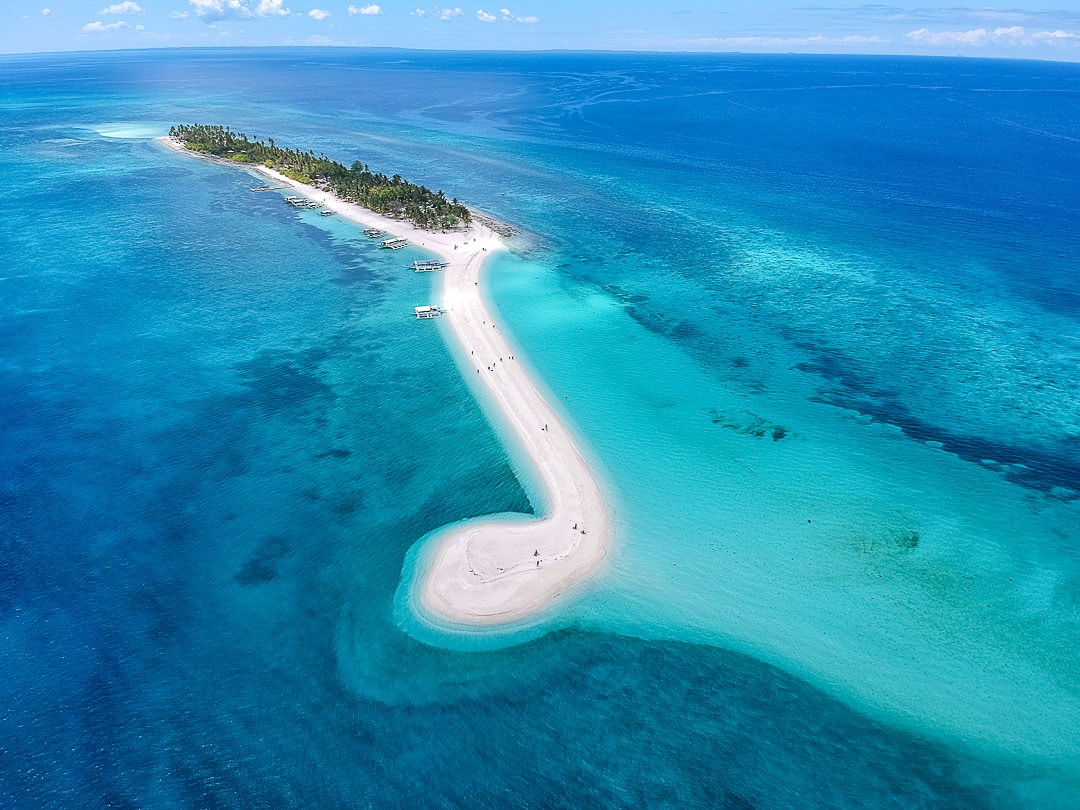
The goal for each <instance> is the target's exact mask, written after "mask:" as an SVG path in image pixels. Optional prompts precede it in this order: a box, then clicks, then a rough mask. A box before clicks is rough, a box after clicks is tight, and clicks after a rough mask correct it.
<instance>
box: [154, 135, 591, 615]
mask: <svg viewBox="0 0 1080 810" xmlns="http://www.w3.org/2000/svg"><path fill="white" fill-rule="evenodd" d="M158 141H159V143H161V144H162V145H164V146H165V147H167V148H169V149H171V150H173V151H175V152H178V153H180V154H183V155H187V156H190V157H195V158H201V159H204V160H209V161H211V162H213V163H216V164H218V165H221V166H229V167H233V168H241V169H248V170H251V171H254V172H256V173H258V174H260V175H262V176H263V177H266V178H267V179H270V180H273V181H274V183H275V184H278V185H282V186H286V187H287V188H289V189H291V190H293V191H295V192H296V193H298V194H300V195H302V196H304V197H307V198H309V199H311V200H314V201H316V202H319V203H322V204H323V205H325V206H326V207H327V208H329V209H331V210H332V211H334V212H335V213H337V214H338V215H339V216H341V217H342V218H344V219H347V220H349V221H351V222H353V223H355V224H357V225H360V226H361V227H377V228H380V229H382V230H384V231H386V232H387V233H388V234H390V233H393V234H395V235H399V236H403V237H405V238H407V239H408V240H409V242H410V244H412V245H414V246H416V247H419V248H421V249H423V250H427V251H429V252H432V253H434V254H436V255H437V256H438V257H439V259H440V260H441V261H444V262H446V267H445V268H444V269H443V270H442V271H440V272H442V274H443V277H442V286H441V295H440V298H441V301H440V302H439V303H440V306H441V307H442V308H443V310H444V314H443V320H445V321H446V322H447V323H448V324H449V327H450V331H451V332H452V333H453V335H454V337H455V339H456V342H457V346H456V349H457V350H458V363H459V365H460V367H461V369H462V371H463V372H464V373H465V375H466V377H468V378H470V379H468V380H467V382H470V387H471V383H472V382H473V381H472V380H471V377H472V376H475V377H476V382H479V384H480V386H481V389H482V390H483V391H484V393H485V394H486V396H487V398H488V399H489V400H490V402H491V403H492V404H493V405H495V407H496V408H497V409H498V411H499V415H500V417H501V418H502V420H503V421H504V422H505V424H506V425H507V426H508V427H509V428H510V429H511V431H512V432H513V434H514V439H515V440H516V441H517V443H518V446H519V447H520V449H522V450H523V451H524V452H525V455H526V456H528V459H529V461H530V462H531V464H532V466H533V469H534V471H535V472H536V473H538V475H537V478H538V480H539V482H540V485H541V487H542V488H543V503H544V505H545V510H544V512H545V514H544V516H543V517H535V518H534V517H529V518H528V519H526V520H515V521H507V520H501V521H500V520H498V519H495V518H492V517H479V518H475V519H471V520H466V521H462V522H460V523H456V524H453V525H451V526H448V527H444V528H443V529H438V530H436V533H435V535H434V536H433V537H432V541H433V543H434V544H435V547H434V550H433V551H432V553H431V554H430V555H429V556H427V558H426V560H425V563H424V564H423V565H421V566H419V567H418V568H417V569H416V571H415V572H414V576H413V578H412V581H411V582H409V583H408V588H409V593H410V600H409V601H410V604H411V607H412V609H413V613H414V614H417V615H418V616H419V617H420V618H421V619H424V620H426V621H428V622H429V623H434V624H438V625H446V626H448V627H450V628H452V629H455V630H459V631H461V630H477V629H481V630H482V629H484V628H488V629H494V628H497V627H502V626H504V625H507V624H514V623H517V622H519V621H521V620H525V619H529V618H534V617H536V616H538V615H539V614H541V613H543V612H545V611H546V610H548V609H549V608H550V607H552V606H553V605H554V604H555V600H556V599H557V598H558V597H560V596H561V595H562V594H563V592H565V591H566V590H568V589H570V588H572V587H573V586H575V585H576V584H578V583H580V582H582V581H583V580H585V579H587V578H588V577H589V576H590V575H592V574H593V573H595V572H596V571H597V569H598V568H599V567H600V565H601V564H602V563H603V561H604V560H605V559H606V557H607V552H608V548H609V546H610V541H611V527H612V522H611V515H610V510H609V507H608V504H607V503H606V502H605V499H604V497H603V493H602V490H601V487H600V484H599V481H598V479H597V477H596V475H595V474H594V473H593V471H592V469H591V467H590V466H589V464H588V462H586V460H585V458H584V457H583V456H582V454H581V452H580V451H579V449H578V447H577V444H576V442H575V440H574V437H573V435H572V433H571V432H570V430H569V428H567V426H566V425H565V424H564V423H563V421H562V420H561V419H560V417H559V415H558V413H557V412H556V411H555V410H554V409H553V408H552V407H551V405H550V404H549V403H548V402H547V400H545V398H544V397H543V395H542V394H541V393H540V391H539V390H538V389H537V386H536V384H535V383H534V382H533V380H532V378H531V377H530V376H529V374H528V372H527V371H526V370H525V368H524V367H523V366H522V365H521V364H520V363H519V362H517V360H516V359H515V354H514V350H513V349H512V347H511V346H510V344H509V343H508V342H507V340H506V339H505V338H504V337H503V336H502V334H501V333H500V332H499V329H498V327H497V326H496V324H495V321H494V319H493V318H492V316H491V313H490V312H489V311H488V309H487V306H486V304H485V302H484V299H483V295H482V294H481V287H480V280H481V274H482V271H483V267H484V264H485V261H486V260H487V259H488V258H489V257H490V256H492V255H494V254H495V253H497V252H498V251H500V250H504V249H505V245H504V244H503V242H502V240H501V239H500V238H499V235H498V233H496V231H495V230H494V229H493V225H494V226H495V227H498V225H497V224H496V223H493V222H491V221H490V220H488V219H487V218H485V217H479V218H476V219H474V222H473V223H472V224H471V225H470V226H469V227H468V228H467V229H465V230H458V231H452V232H445V233H444V232H437V231H426V230H422V229H420V228H418V227H416V226H415V225H413V224H412V223H410V222H403V221H400V220H394V219H390V218H388V217H384V216H382V215H380V214H378V213H376V212H374V211H371V210H369V209H366V208H363V207H361V206H359V205H356V204H355V203H349V202H345V201H344V200H342V199H340V198H338V197H337V196H336V195H335V194H334V193H333V192H327V191H320V190H318V189H315V188H313V187H312V186H309V185H306V184H304V183H300V182H298V181H295V180H291V179H290V178H287V177H285V176H284V175H282V174H280V173H278V172H276V171H274V170H273V169H270V168H268V167H266V166H260V165H256V164H250V163H234V162H230V161H226V160H223V159H221V158H216V157H214V156H211V155H204V154H201V153H199V152H193V151H191V150H188V149H186V148H184V147H183V146H182V145H181V144H179V143H178V142H176V141H175V140H174V139H172V138H169V137H164V138H159V139H158ZM450 348H451V349H454V348H455V347H450Z"/></svg>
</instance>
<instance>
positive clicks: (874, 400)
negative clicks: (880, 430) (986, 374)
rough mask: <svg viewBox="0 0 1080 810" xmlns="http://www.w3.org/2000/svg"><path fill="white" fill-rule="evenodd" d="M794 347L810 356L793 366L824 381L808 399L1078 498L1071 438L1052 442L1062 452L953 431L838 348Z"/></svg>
mask: <svg viewBox="0 0 1080 810" xmlns="http://www.w3.org/2000/svg"><path fill="white" fill-rule="evenodd" d="M798 347H799V348H801V349H803V350H806V351H810V352H812V353H813V354H814V360H812V361H809V362H805V363H799V364H798V365H797V366H796V368H797V369H799V370H800V371H804V372H806V373H808V374H816V375H818V376H819V377H821V378H822V379H824V380H825V381H826V382H827V383H828V385H826V386H822V387H820V388H819V390H818V395H817V396H815V397H812V401H814V402H821V403H823V404H826V405H834V406H837V407H840V408H846V409H849V410H853V411H857V412H859V413H861V414H863V415H865V416H869V417H871V418H873V419H875V420H876V421H879V422H884V423H886V424H890V425H894V426H896V427H897V428H899V429H900V430H901V431H903V433H904V435H906V436H908V437H909V438H911V439H914V440H916V441H920V442H936V443H937V445H940V447H941V449H942V450H944V451H946V452H948V453H952V454H953V455H955V456H958V457H959V458H961V459H963V460H964V461H969V462H973V463H975V464H980V465H981V466H984V467H987V468H989V469H993V470H996V471H998V472H1000V473H1001V474H1002V475H1004V476H1005V478H1006V479H1008V480H1009V481H1011V482H1012V483H1014V484H1019V485H1020V486H1023V487H1027V488H1028V489H1033V490H1036V491H1038V492H1041V493H1043V494H1046V495H1050V496H1051V497H1054V498H1057V499H1060V500H1076V499H1078V498H1080V458H1077V456H1076V455H1074V454H1071V453H1070V450H1071V451H1073V452H1075V450H1076V448H1077V437H1075V436H1062V437H1061V438H1060V440H1059V442H1058V446H1059V447H1060V448H1061V450H1062V452H1054V451H1051V450H1048V449H1042V448H1036V447H1022V446H1019V445H1013V444H1007V443H1005V442H999V441H993V440H991V439H986V438H983V437H981V436H973V435H970V434H963V433H954V432H951V431H950V430H949V429H947V428H943V427H941V426H939V425H933V424H930V423H929V422H926V421H925V420H923V419H920V418H919V417H917V416H915V415H914V414H912V413H911V411H910V410H909V409H908V408H907V407H906V406H905V405H903V404H902V403H901V402H900V399H899V395H897V394H895V393H893V392H891V391H888V390H886V389H884V388H881V387H880V386H876V385H874V384H873V383H872V381H871V380H870V379H869V378H868V377H867V376H865V375H863V374H861V373H859V372H858V371H856V370H855V369H854V368H853V367H852V365H851V363H850V362H848V361H847V360H846V359H845V358H843V357H842V356H841V355H840V354H839V353H838V352H835V351H829V350H823V349H821V348H820V347H817V346H813V345H810V344H806V343H800V344H798ZM937 445H935V446H937Z"/></svg>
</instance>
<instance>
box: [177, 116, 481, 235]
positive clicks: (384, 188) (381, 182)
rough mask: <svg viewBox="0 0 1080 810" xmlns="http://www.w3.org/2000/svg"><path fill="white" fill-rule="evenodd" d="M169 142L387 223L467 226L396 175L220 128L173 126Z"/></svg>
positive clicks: (456, 210)
mask: <svg viewBox="0 0 1080 810" xmlns="http://www.w3.org/2000/svg"><path fill="white" fill-rule="evenodd" d="M169 137H170V138H172V139H174V140H175V141H178V142H180V143H182V144H183V145H184V148H185V149H187V150H189V151H191V152H198V153H199V154H202V155H213V156H215V157H219V158H222V159H227V160H230V161H232V162H234V163H239V164H245V163H248V164H252V163H254V164H259V165H262V166H264V167H266V168H269V169H274V170H276V171H277V172H278V173H280V174H282V175H284V176H285V177H288V178H289V179H290V180H294V181H295V182H297V183H301V184H303V185H305V186H315V187H317V188H320V189H322V190H328V191H332V192H333V193H334V195H335V196H337V197H339V198H340V199H342V200H345V201H347V202H352V203H356V204H357V205H360V206H362V207H364V208H367V209H369V210H371V211H374V212H376V213H378V214H384V215H385V216H388V217H390V218H392V219H404V220H407V221H409V222H412V223H413V224H414V225H416V226H418V227H420V228H456V227H458V226H459V225H468V224H469V223H470V222H471V221H472V214H471V213H470V212H469V209H468V208H467V207H465V206H464V205H462V204H461V203H459V202H458V201H457V200H448V199H446V195H444V194H443V193H442V191H431V190H430V189H429V188H427V187H426V186H418V185H415V184H413V183H410V182H409V181H407V180H403V179H402V178H401V177H400V176H399V175H396V174H395V175H394V176H393V177H387V176H386V175H385V174H376V173H375V172H372V171H371V169H370V168H368V166H367V165H366V164H364V163H361V162H360V161H354V162H353V164H352V165H351V166H349V167H346V166H345V165H344V164H342V163H338V162H337V161H333V160H330V158H328V157H327V156H326V155H316V154H315V153H314V152H313V151H310V150H309V151H307V152H304V151H301V150H299V149H283V148H282V147H280V146H278V145H277V144H276V143H274V139H273V138H268V139H267V140H266V141H262V140H259V137H258V136H257V135H256V136H253V137H252V138H251V139H248V137H247V135H245V134H244V133H242V132H233V131H232V129H231V128H229V127H227V126H221V125H206V124H178V125H176V126H173V127H171V128H170V129H169Z"/></svg>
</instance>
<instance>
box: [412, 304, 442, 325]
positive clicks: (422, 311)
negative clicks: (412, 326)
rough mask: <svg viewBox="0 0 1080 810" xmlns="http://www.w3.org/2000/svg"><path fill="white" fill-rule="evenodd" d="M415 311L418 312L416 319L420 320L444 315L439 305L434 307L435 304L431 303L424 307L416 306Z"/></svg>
mask: <svg viewBox="0 0 1080 810" xmlns="http://www.w3.org/2000/svg"><path fill="white" fill-rule="evenodd" d="M413 311H414V312H415V313H416V319H417V320H418V321H424V320H427V319H428V318H441V317H442V310H441V309H439V308H438V307H433V306H430V305H428V306H422V307H416V308H415V309H414V310H413Z"/></svg>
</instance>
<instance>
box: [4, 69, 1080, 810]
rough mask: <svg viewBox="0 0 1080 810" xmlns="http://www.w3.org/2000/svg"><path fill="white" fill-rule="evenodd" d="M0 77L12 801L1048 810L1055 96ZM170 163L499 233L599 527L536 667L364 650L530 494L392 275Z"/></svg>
mask: <svg viewBox="0 0 1080 810" xmlns="http://www.w3.org/2000/svg"><path fill="white" fill-rule="evenodd" d="M0 65H2V68H0V69H2V70H3V71H4V75H5V77H6V79H7V80H6V81H5V83H4V89H3V90H2V91H0V106H2V108H3V111H4V121H5V122H6V123H5V124H4V125H3V127H2V128H0V143H2V144H3V150H2V151H0V162H2V163H3V165H4V171H5V176H6V177H7V178H8V180H9V184H10V187H11V189H12V192H11V193H10V194H9V195H7V196H6V197H5V199H4V201H3V203H2V207H3V214H4V217H3V224H2V226H0V256H2V257H3V267H2V268H0V269H2V273H0V275H2V277H3V282H2V284H3V287H2V290H3V293H2V298H0V303H2V307H3V311H2V313H0V328H2V334H0V347H2V355H0V359H2V368H3V373H4V377H3V384H2V386H0V395H2V396H3V403H2V408H0V412H2V413H3V415H4V420H5V427H4V430H3V432H2V434H0V435H2V441H3V452H2V453H0V457H2V459H3V462H2V464H3V467H2V469H0V479H2V484H3V490H2V496H3V501H2V503H3V510H2V512H0V520H2V524H0V537H2V543H3V545H2V548H0V607H2V617H3V623H4V633H3V636H2V638H3V644H2V645H0V660H2V661H3V666H4V671H5V672H9V673H11V676H10V677H9V679H8V681H7V683H6V684H5V685H4V686H3V690H4V703H5V705H7V706H9V707H10V709H9V711H8V713H7V715H6V720H5V723H6V725H7V729H8V730H7V732H5V734H4V736H3V738H2V739H0V747H2V749H3V751H4V752H5V756H4V758H3V764H0V797H4V798H5V800H6V801H7V802H8V803H12V804H14V805H16V806H86V805H87V803H104V802H111V803H113V804H117V805H119V806H138V805H141V806H200V807H201V806H237V805H241V806H242V805H246V804H251V805H258V806H265V805H272V806H342V807H347V806H348V807H352V806H358V805H361V806H362V805H371V806H383V805H391V804H392V805H397V806H401V805H405V806H412V805H416V806H447V807H453V806H468V807H486V806H491V807H498V806H536V807H563V806H565V807H583V806H630V805H633V806H640V805H643V804H644V805H660V806H667V805H679V806H709V807H715V806H721V807H786V806H801V807H805V806H819V807H836V806H860V807H867V806H869V807H879V806H881V807H884V806H905V807H908V806H927V807H930V806H933V807H942V806H956V807H973V806H988V807H993V806H1002V807H1005V806H1010V807H1011V806H1017V805H1020V806H1031V807H1055V806H1056V807H1069V806H1073V805H1074V804H1075V798H1076V796H1077V795H1078V790H1080V738H1078V737H1077V735H1076V733H1075V728H1076V727H1077V726H1078V725H1080V683H1078V676H1077V673H1078V672H1080V661H1078V660H1077V656H1078V653H1077V652H1076V650H1077V647H1078V645H1077V641H1078V629H1080V627H1078V625H1080V592H1078V589H1080V578H1078V572H1080V561H1078V558H1077V554H1078V543H1080V536H1078V535H1080V514H1078V511H1080V507H1078V503H1080V500H1078V492H1080V423H1078V422H1077V414H1078V413H1080V407H1078V402H1077V400H1078V395H1077V393H1078V388H1077V382H1076V380H1075V368H1076V366H1077V359H1078V355H1080V334H1078V329H1077V318H1078V316H1080V287H1078V286H1077V278H1078V277H1077V274H1076V263H1075V256H1076V248H1077V247H1078V245H1077V242H1078V235H1077V229H1076V226H1075V219H1074V214H1073V212H1074V211H1075V210H1076V206H1077V204H1078V203H1080V200H1078V199H1077V195H1078V192H1077V186H1076V179H1077V177H1078V176H1080V162H1078V161H1080V159H1078V158H1077V154H1076V152H1075V148H1074V147H1075V137H1076V133H1077V129H1076V127H1077V126H1078V122H1080V71H1077V70H1076V68H1075V67H1072V66H1065V65H1053V64H1033V63H1019V62H1015V63H1004V62H1001V63H999V62H992V61H958V60H956V61H954V60H919V59H866V58H863V59H855V58H809V57H742V56H723V57H720V56H717V57H677V56H670V57H659V56H648V57H644V56H631V55H532V56H511V55H492V54H489V55H477V54H418V53H410V52H392V51H391V52H378V51H374V52H352V51H334V52H326V51H314V50H302V49H301V50H294V51H289V50H285V51H224V52H220V51H219V52H199V51H191V52H186V51H185V52H146V53H138V54H109V55H76V56H64V57H59V56H37V57H6V58H5V59H4V60H3V62H0ZM223 77H227V79H228V81H222V78H223ZM447 99H450V100H449V101H447ZM187 120H199V121H211V120H213V121H219V120H220V121H223V122H226V121H227V122H229V123H231V124H232V125H233V126H234V127H237V128H239V129H244V130H245V131H248V132H249V133H252V134H260V135H273V136H274V137H275V138H276V139H277V140H278V141H279V142H281V143H285V142H289V143H295V144H299V145H305V146H307V145H310V146H312V147H313V148H316V149H324V150H325V151H326V152H327V153H328V154H331V155H332V156H334V157H337V158H340V159H345V160H348V159H352V158H353V157H354V156H355V157H362V158H363V159H365V160H367V161H368V162H369V163H371V164H372V165H374V166H377V167H379V168H385V169H388V170H390V171H398V172H400V173H401V174H403V175H404V176H407V177H410V178H411V179H415V180H418V181H421V182H425V183H427V184H429V185H431V186H433V187H441V188H445V189H446V191H447V192H448V193H452V194H454V195H456V196H459V197H461V198H463V199H465V200H467V201H468V202H470V203H472V204H474V205H476V206H478V207H480V208H483V209H485V210H487V211H490V212H492V213H493V214H495V215H496V216H499V217H501V218H503V219H506V220H508V221H510V222H513V223H515V224H517V225H518V226H519V227H521V228H522V229H523V230H524V231H525V233H524V234H523V235H522V236H521V237H519V238H518V239H516V240H515V241H514V242H513V244H512V250H511V252H510V253H509V254H507V255H504V256H500V257H498V258H496V259H495V260H493V261H492V263H491V268H490V275H489V289H488V294H489V295H490V297H491V299H492V301H493V304H494V306H495V308H496V309H497V311H498V315H499V317H500V318H501V319H502V320H503V322H504V324H505V326H506V329H507V331H508V332H509V333H510V334H511V335H512V336H513V340H514V341H515V343H516V344H517V345H518V346H519V347H520V350H521V355H522V356H523V357H524V358H526V359H527V362H529V363H530V364H531V366H532V367H533V368H534V369H535V370H536V373H537V376H538V378H539V380H540V381H541V384H542V385H543V386H544V387H545V388H546V390H547V391H548V392H549V395H550V397H551V398H552V399H553V400H554V401H555V402H556V403H557V404H558V405H559V406H560V407H561V408H562V409H563V410H564V412H565V413H566V415H567V417H568V419H569V420H570V422H571V424H572V425H573V426H574V429H575V430H576V431H577V432H578V433H579V435H580V436H581V438H582V441H583V443H584V445H585V446H586V447H587V448H588V452H589V453H590V454H591V456H592V457H593V458H594V460H595V462H596V464H597V468H598V469H599V470H600V471H601V472H602V474H603V476H604V478H605V481H606V482H607V485H608V487H609V489H610V491H611V495H612V501H613V504H614V507H615V511H616V523H617V532H616V551H615V553H614V554H613V556H612V559H611V562H610V565H609V567H608V569H607V570H605V571H604V572H603V574H602V576H600V577H598V578H597V579H596V580H595V581H594V582H592V583H590V584H589V585H588V587H586V588H584V589H583V590H582V592H581V594H580V595H579V597H578V598H577V599H575V600H573V601H571V602H568V603H567V605H566V606H565V607H564V608H563V610H562V611H560V612H559V613H558V614H557V615H555V616H553V617H550V619H549V620H548V621H547V623H546V624H545V625H543V626H541V627H532V628H529V629H528V630H526V631H524V632H522V633H519V634H516V635H515V634H511V635H510V636H509V637H505V636H502V637H498V638H496V639H494V640H492V641H491V643H489V644H486V645H479V646H480V647H489V648H490V649H477V647H478V645H477V644H476V643H475V641H471V640H470V641H463V640H461V639H460V638H456V637H454V636H452V635H450V636H447V635H432V634H431V633H429V632H425V631H423V630H421V629H420V628H419V627H418V626H417V625H416V624H415V623H414V621H413V620H412V619H411V617H410V616H409V615H408V613H407V611H402V610H400V604H399V605H398V608H399V609H398V610H397V611H395V594H396V593H397V592H398V589H399V587H400V586H401V581H402V576H403V565H406V560H408V559H412V557H413V556H415V554H416V553H417V545H416V544H417V543H418V542H419V541H420V540H421V538H423V537H425V536H427V535H428V534H429V533H430V532H433V531H435V530H437V529H438V528H439V527H441V526H444V525H446V524H449V523H452V522H454V521H457V520H462V519H467V518H470V517H476V516H482V515H488V514H495V513H503V512H514V513H528V512H530V511H531V510H532V509H533V508H534V507H535V506H537V505H538V504H537V501H536V499H535V493H534V489H535V488H534V487H533V486H532V485H531V483H530V481H529V477H528V474H527V471H524V470H522V468H521V465H520V463H519V462H517V461H516V460H515V456H514V448H513V447H512V446H509V447H507V446H504V443H503V441H502V438H503V437H501V431H500V427H499V424H498V422H497V420H489V419H487V418H485V414H484V412H483V410H482V404H480V403H477V401H476V399H475V393H476V392H474V391H472V390H470V388H469V387H468V381H467V380H464V381H463V380H462V378H461V376H460V375H459V374H458V371H457V368H456V366H455V363H454V356H453V352H452V350H450V349H448V348H447V347H446V346H445V345H444V343H443V340H442V337H443V336H442V335H440V333H439V331H438V330H437V329H436V328H430V327H432V326H433V325H432V324H416V323H415V322H411V321H410V320H409V318H408V313H409V311H410V309H411V307H412V306H414V305H415V304H416V303H421V302H425V301H426V300H428V299H429V298H430V297H431V295H432V291H431V289H430V287H429V286H428V285H429V283H430V281H429V279H427V278H425V277H423V276H418V275H416V274H412V273H408V272H407V271H406V270H405V265H406V264H408V262H409V261H411V258H412V257H406V258H405V259H403V258H402V256H401V255H400V254H395V255H392V256H388V255H386V254H387V252H385V251H384V252H379V251H378V250H376V249H375V248H374V246H373V244H372V243H371V242H370V240H367V239H365V238H364V237H363V236H362V235H360V234H359V233H358V232H357V230H356V229H355V228H353V227H352V226H349V225H348V224H346V223H343V222H340V221H337V220H336V219H332V220H329V221H328V220H325V219H320V218H319V217H318V216H317V215H312V214H299V215H297V214H296V213H295V212H293V211H291V209H288V208H287V207H286V206H283V205H282V204H281V203H280V199H278V198H276V197H275V195H267V194H250V193H248V192H247V188H248V186H249V185H251V183H250V182H249V180H250V178H248V177H247V176H246V175H245V174H244V173H243V172H241V171H230V170H225V169H221V168H218V167H214V166H210V165H206V164H202V163H199V162H196V161H190V160H187V159H184V158H182V157H180V156H176V155H173V154H170V153H168V152H167V151H165V150H163V149H162V148H161V147H159V146H157V145H156V144H154V143H153V141H152V140H151V139H150V138H151V136H153V135H154V134H156V133H159V132H162V131H164V129H166V128H167V126H168V124H169V123H172V122H176V121H187ZM491 421H494V427H492V426H491ZM409 574H410V569H409V567H408V566H407V565H406V568H405V570H404V576H405V577H406V578H407V577H408V576H409ZM545 631H549V632H545ZM16 730H17V732H16ZM523 775H524V776H523Z"/></svg>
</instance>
